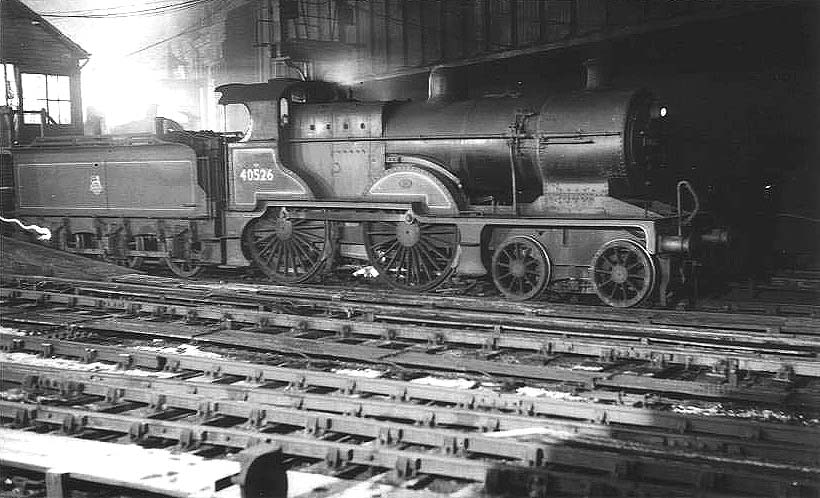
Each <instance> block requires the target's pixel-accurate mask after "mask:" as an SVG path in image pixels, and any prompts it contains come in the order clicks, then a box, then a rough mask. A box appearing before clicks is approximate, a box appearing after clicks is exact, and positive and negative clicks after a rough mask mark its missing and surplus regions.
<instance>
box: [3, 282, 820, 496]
mask: <svg viewBox="0 0 820 498" xmlns="http://www.w3.org/2000/svg"><path fill="white" fill-rule="evenodd" d="M140 282H141V283H136V282H135V281H134V280H133V279H132V278H129V279H128V282H108V283H101V282H75V281H69V280H63V279H46V278H40V279H30V278H23V277H9V276H6V277H4V279H3V286H2V287H0V298H2V304H1V305H0V312H2V323H3V324H4V325H5V326H8V327H13V328H14V329H16V330H15V331H10V330H7V331H4V332H2V333H0V349H2V350H3V351H4V353H3V354H2V357H1V358H0V378H2V379H3V382H4V386H3V387H4V388H5V389H6V391H5V393H4V396H5V398H6V400H5V401H2V402H0V417H2V418H3V420H4V422H5V423H6V424H7V425H10V426H14V427H18V428H26V427H29V428H30V427H35V428H38V430H56V431H58V432H62V433H65V434H69V435H75V436H80V437H84V438H95V437H100V438H106V439H110V438H114V439H115V440H120V441H130V442H135V443H139V444H143V445H146V444H147V445H159V446H163V447H174V448H178V449H182V450H185V451H189V452H194V453H201V454H207V455H224V454H226V453H230V452H235V451H237V450H239V449H242V448H245V447H247V446H249V445H254V444H258V443H265V444H272V445H274V446H276V447H278V448H280V449H281V450H282V451H283V452H284V453H285V454H286V455H287V456H288V459H289V460H288V462H289V465H290V466H291V468H297V469H304V470H308V471H311V472H313V471H321V472H325V473H331V474H334V475H345V476H361V475H362V474H363V473H365V472H370V470H368V469H379V470H381V471H384V470H389V471H390V473H391V474H392V475H394V476H395V477H397V478H401V479H403V480H407V479H410V480H421V481H423V482H425V483H426V484H425V485H430V486H434V487H435V485H441V483H442V482H445V481H446V482H448V483H449V484H448V486H451V487H454V488H455V489H460V488H465V489H466V487H468V486H473V485H479V486H485V487H486V489H487V490H490V491H503V490H504V488H503V486H504V485H509V486H513V488H509V489H506V490H507V491H509V490H510V489H514V491H515V492H516V493H518V492H520V493H524V494H526V493H559V494H570V495H572V494H579V495H590V494H592V495H595V494H629V493H634V492H643V493H646V494H649V495H664V496H677V495H681V496H687V495H692V494H702V495H704V496H712V495H714V496H752V495H762V496H785V495H790V494H793V493H795V492H796V493H806V494H808V495H816V494H817V493H818V492H819V491H820V490H818V484H817V483H818V482H820V479H818V477H820V476H818V475H817V474H818V472H820V470H818V464H820V461H819V460H820V458H819V457H818V454H817V451H816V448H817V447H820V429H818V428H817V424H816V422H813V421H812V420H811V419H812V417H816V414H817V413H819V412H820V409H818V408H820V401H818V400H820V389H818V377H820V374H819V373H818V372H820V369H818V368H817V363H818V362H817V353H818V351H820V339H818V338H817V333H816V331H817V329H816V324H815V322H814V320H812V319H809V318H805V317H802V318H794V317H789V318H786V317H749V316H747V315H728V314H723V315H720V314H714V313H712V314H686V313H676V312H660V313H657V314H655V312H654V311H649V310H643V311H641V312H640V313H638V314H637V315H636V316H632V317H631V318H630V317H628V316H626V315H621V314H620V313H617V312H609V311H606V312H604V311H601V312H599V313H596V314H594V315H593V316H591V317H589V316H587V317H585V316H584V311H585V310H584V308H580V309H576V310H575V311H572V310H571V309H570V308H569V307H567V308H563V307H559V308H555V309H556V310H558V311H555V312H553V313H550V312H549V310H550V309H551V308H550V306H549V305H537V306H532V305H526V306H521V305H514V304H511V303H498V302H495V301H491V302H489V303H488V302H487V301H484V302H485V308H484V309H483V310H482V309H481V307H480V306H481V301H482V300H479V299H473V298H446V299H442V298H439V299H435V298H417V296H413V297H412V298H410V297H408V296H402V295H393V294H390V293H385V294H376V295H375V296H374V299H370V300H367V299H366V298H365V296H364V295H363V293H361V292H359V291H345V292H344V293H340V292H339V291H332V290H325V291H322V292H319V291H317V292H313V291H314V289H301V288H300V289H287V288H283V287H274V286H265V287H256V286H240V285H237V284H229V285H214V284H207V285H203V284H198V283H185V284H180V283H179V282H176V283H174V282H172V281H170V280H163V279H155V278H154V277H150V278H149V279H145V278H142V279H140ZM479 310H481V311H479ZM642 314H643V315H642ZM734 318H736V319H734ZM754 318H757V319H756V320H755V319H754ZM190 343H195V344H197V345H198V346H199V347H200V348H208V349H209V350H210V351H212V352H215V353H219V354H220V356H217V355H215V354H211V355H209V356H208V357H201V356H192V355H188V354H184V352H185V351H186V347H187V346H186V345H187V344H190ZM49 359H60V360H61V361H62V362H61V363H59V365H58V366H55V365H53V364H50V363H49ZM135 369H139V370H135ZM362 375H366V376H362ZM10 387H11V389H10V390H9V388H10ZM721 403H723V404H726V407H727V409H726V410H725V413H724V415H726V416H707V415H704V414H699V413H693V412H698V410H697V407H698V406H717V405H720V404H721ZM699 404H700V405H699ZM775 406H776V407H781V408H783V409H784V410H786V412H785V415H783V416H782V417H780V418H781V420H775V419H777V418H778V417H774V416H772V412H771V410H772V408H773V407H775ZM693 407H694V409H693ZM733 410H734V413H735V414H739V413H740V414H741V416H728V415H731V412H732V411H733ZM744 410H745V411H744ZM766 410H769V411H766ZM741 412H742V413H741ZM701 413H703V412H701ZM435 483H438V484H435ZM501 483H504V484H501ZM508 483H513V484H508ZM515 483H518V484H515ZM515 486H518V487H517V488H516V487H515Z"/></svg>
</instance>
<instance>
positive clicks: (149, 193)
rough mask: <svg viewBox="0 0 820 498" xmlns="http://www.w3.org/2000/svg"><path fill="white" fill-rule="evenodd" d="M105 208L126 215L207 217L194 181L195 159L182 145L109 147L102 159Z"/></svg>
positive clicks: (195, 179) (201, 194)
mask: <svg viewBox="0 0 820 498" xmlns="http://www.w3.org/2000/svg"><path fill="white" fill-rule="evenodd" d="M106 159H107V160H106V163H105V165H106V177H107V180H108V207H109V210H111V211H113V212H117V213H128V215H130V216H154V217H166V216H173V217H196V216H204V215H206V214H207V208H206V205H205V193H204V192H203V191H202V188H201V187H200V186H199V184H198V182H197V178H196V156H195V155H194V152H193V150H191V149H190V148H188V147H185V146H183V145H177V144H161V145H139V146H124V147H116V148H113V149H112V150H111V151H110V152H109V154H108V156H107V158H106Z"/></svg>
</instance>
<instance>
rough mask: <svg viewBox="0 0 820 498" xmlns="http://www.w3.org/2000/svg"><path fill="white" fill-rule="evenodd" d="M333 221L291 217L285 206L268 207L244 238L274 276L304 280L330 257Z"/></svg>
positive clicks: (259, 263) (286, 280) (255, 259)
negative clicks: (282, 208) (278, 207)
mask: <svg viewBox="0 0 820 498" xmlns="http://www.w3.org/2000/svg"><path fill="white" fill-rule="evenodd" d="M331 229H332V226H331V223H330V222H327V221H324V220H309V219H302V218H291V217H288V216H287V212H285V211H284V210H276V209H269V210H268V211H267V212H266V213H265V214H264V215H262V216H260V217H259V218H256V219H255V220H252V221H251V222H250V223H248V225H247V226H246V227H245V231H244V232H243V234H242V241H243V244H244V246H245V249H246V250H247V252H248V256H249V257H250V259H251V261H253V262H254V263H255V264H256V266H258V267H259V268H260V269H261V270H262V271H263V272H264V273H265V274H266V275H267V276H268V277H270V278H271V279H272V280H274V281H276V282H280V283H284V284H295V283H301V282H305V281H307V280H308V279H310V278H311V277H313V276H314V275H316V274H317V273H318V272H319V271H320V270H322V269H323V268H324V267H325V266H326V263H327V262H328V261H329V260H330V258H331V256H332V253H333V237H332V233H331Z"/></svg>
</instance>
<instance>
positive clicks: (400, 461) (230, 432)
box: [0, 401, 818, 494]
mask: <svg viewBox="0 0 820 498" xmlns="http://www.w3.org/2000/svg"><path fill="white" fill-rule="evenodd" d="M0 417H3V418H6V419H14V420H15V421H28V422H29V423H35V424H49V425H59V426H60V427H62V428H63V430H64V431H65V432H68V433H72V432H74V433H76V432H78V431H81V430H85V429H92V430H104V431H114V432H119V433H123V434H129V436H130V437H131V438H132V440H133V441H141V440H146V439H148V438H159V439H166V440H168V439H170V440H176V441H180V442H181V443H182V446H183V447H192V446H196V445H199V444H209V445H215V446H224V447H230V448H246V447H249V446H252V445H254V444H258V443H266V444H272V445H276V446H278V447H279V448H281V449H282V451H283V452H284V453H286V454H288V455H294V456H299V457H305V458H311V459H320V460H321V459H324V460H325V461H327V462H330V463H332V464H334V463H335V465H337V466H338V465H342V464H345V463H352V464H357V465H366V466H370V467H380V468H388V469H389V468H394V469H397V470H399V471H403V473H404V474H405V475H407V474H412V475H415V474H431V475H438V476H447V477H450V478H459V479H465V480H471V481H478V482H485V480H486V478H487V476H488V474H489V472H490V471H491V469H493V468H497V467H499V466H502V467H511V466H510V465H509V464H505V463H504V462H497V461H487V460H477V459H470V458H463V457H458V456H455V455H443V454H436V453H431V452H427V451H419V450H415V449H398V448H396V447H391V446H389V445H379V444H375V445H374V444H370V445H368V444H351V443H347V442H338V441H330V440H324V439H319V438H315V437H305V436H293V435H286V434H278V433H273V432H262V431H259V430H256V429H248V428H245V429H238V428H232V427H227V428H226V427H219V426H218V425H206V424H203V423H189V422H179V421H169V420H156V419H150V418H148V419H147V418H143V417H134V416H128V415H122V414H109V413H100V412H92V411H87V410H81V409H76V408H62V407H51V406H45V405H42V404H40V405H34V404H28V403H12V402H5V401H0ZM608 456H609V455H607V454H606V452H601V451H599V450H598V451H590V450H586V451H582V452H581V453H578V454H577V455H575V458H574V459H570V460H569V461H563V462H562V464H561V465H555V464H550V466H551V467H552V466H555V467H558V468H561V469H563V470H565V471H566V470H569V471H573V470H574V469H575V468H576V467H575V465H578V464H584V463H586V464H587V465H588V466H587V467H586V469H589V466H590V465H589V464H590V462H589V461H588V460H586V458H592V459H593V460H592V462H597V466H599V467H600V468H599V473H600V472H603V473H604V475H606V476H607V477H608V478H610V479H612V480H615V481H621V482H623V481H626V482H629V483H630V484H632V483H633V482H634V481H646V480H650V479H651V480H653V481H655V482H658V481H660V482H661V483H662V484H665V485H666V487H670V488H673V489H681V488H683V489H691V488H692V487H693V484H694V486H699V485H700V486H699V487H706V488H709V487H712V488H713V489H714V491H718V492H728V493H732V494H737V493H744V492H745V493H748V492H749V490H750V489H757V490H762V489H766V490H775V489H776V490H781V489H782V488H783V487H784V486H792V487H795V486H797V487H799V488H800V489H801V491H808V490H814V491H817V490H818V489H817V488H818V480H817V477H818V476H817V473H818V471H817V469H806V468H805V467H802V468H794V467H785V466H773V465H765V464H761V463H759V462H753V463H750V462H731V461H727V459H721V460H720V470H717V471H716V470H715V466H714V464H715V463H716V462H714V461H713V462H710V461H709V459H705V460H704V459H701V460H700V461H693V462H691V463H688V462H681V461H677V460H672V461H664V460H661V459H660V458H659V457H660V455H655V458H648V457H644V456H638V455H632V454H623V453H621V454H617V453H616V454H613V455H612V457H611V458H607V457H608ZM584 457H586V458H584ZM544 463H548V462H543V461H538V462H532V464H530V465H528V466H520V465H519V466H512V467H518V468H520V469H521V470H522V471H524V472H528V471H531V470H532V469H533V468H537V467H541V466H542V465H543V464H544ZM593 465H594V464H593ZM574 471H575V472H577V470H574ZM584 474H586V473H584ZM599 475H600V474H599ZM704 475H708V476H709V477H710V484H711V486H710V485H707V486H702V483H703V478H704ZM715 476H719V479H714V480H712V479H713V478H714V477H715ZM750 485H752V486H753V487H751V488H750V487H749V486H750Z"/></svg>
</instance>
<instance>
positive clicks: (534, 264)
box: [492, 236, 552, 301]
mask: <svg viewBox="0 0 820 498" xmlns="http://www.w3.org/2000/svg"><path fill="white" fill-rule="evenodd" d="M551 274H552V264H551V262H550V259H549V256H548V255H547V251H546V249H544V246H543V245H542V244H541V243H540V242H538V240H536V239H535V238H533V237H528V236H514V237H510V238H509V239H507V240H505V241H504V242H502V243H501V244H500V245H499V246H498V247H497V248H496V249H495V251H494V252H493V260H492V276H493V282H494V283H495V286H496V288H498V290H499V291H500V292H501V293H502V294H503V295H504V296H505V297H506V298H507V299H510V300H513V301H526V300H528V299H532V298H534V297H537V296H538V295H540V294H541V292H542V291H543V290H544V288H545V287H546V286H547V284H549V281H550V276H551Z"/></svg>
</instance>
